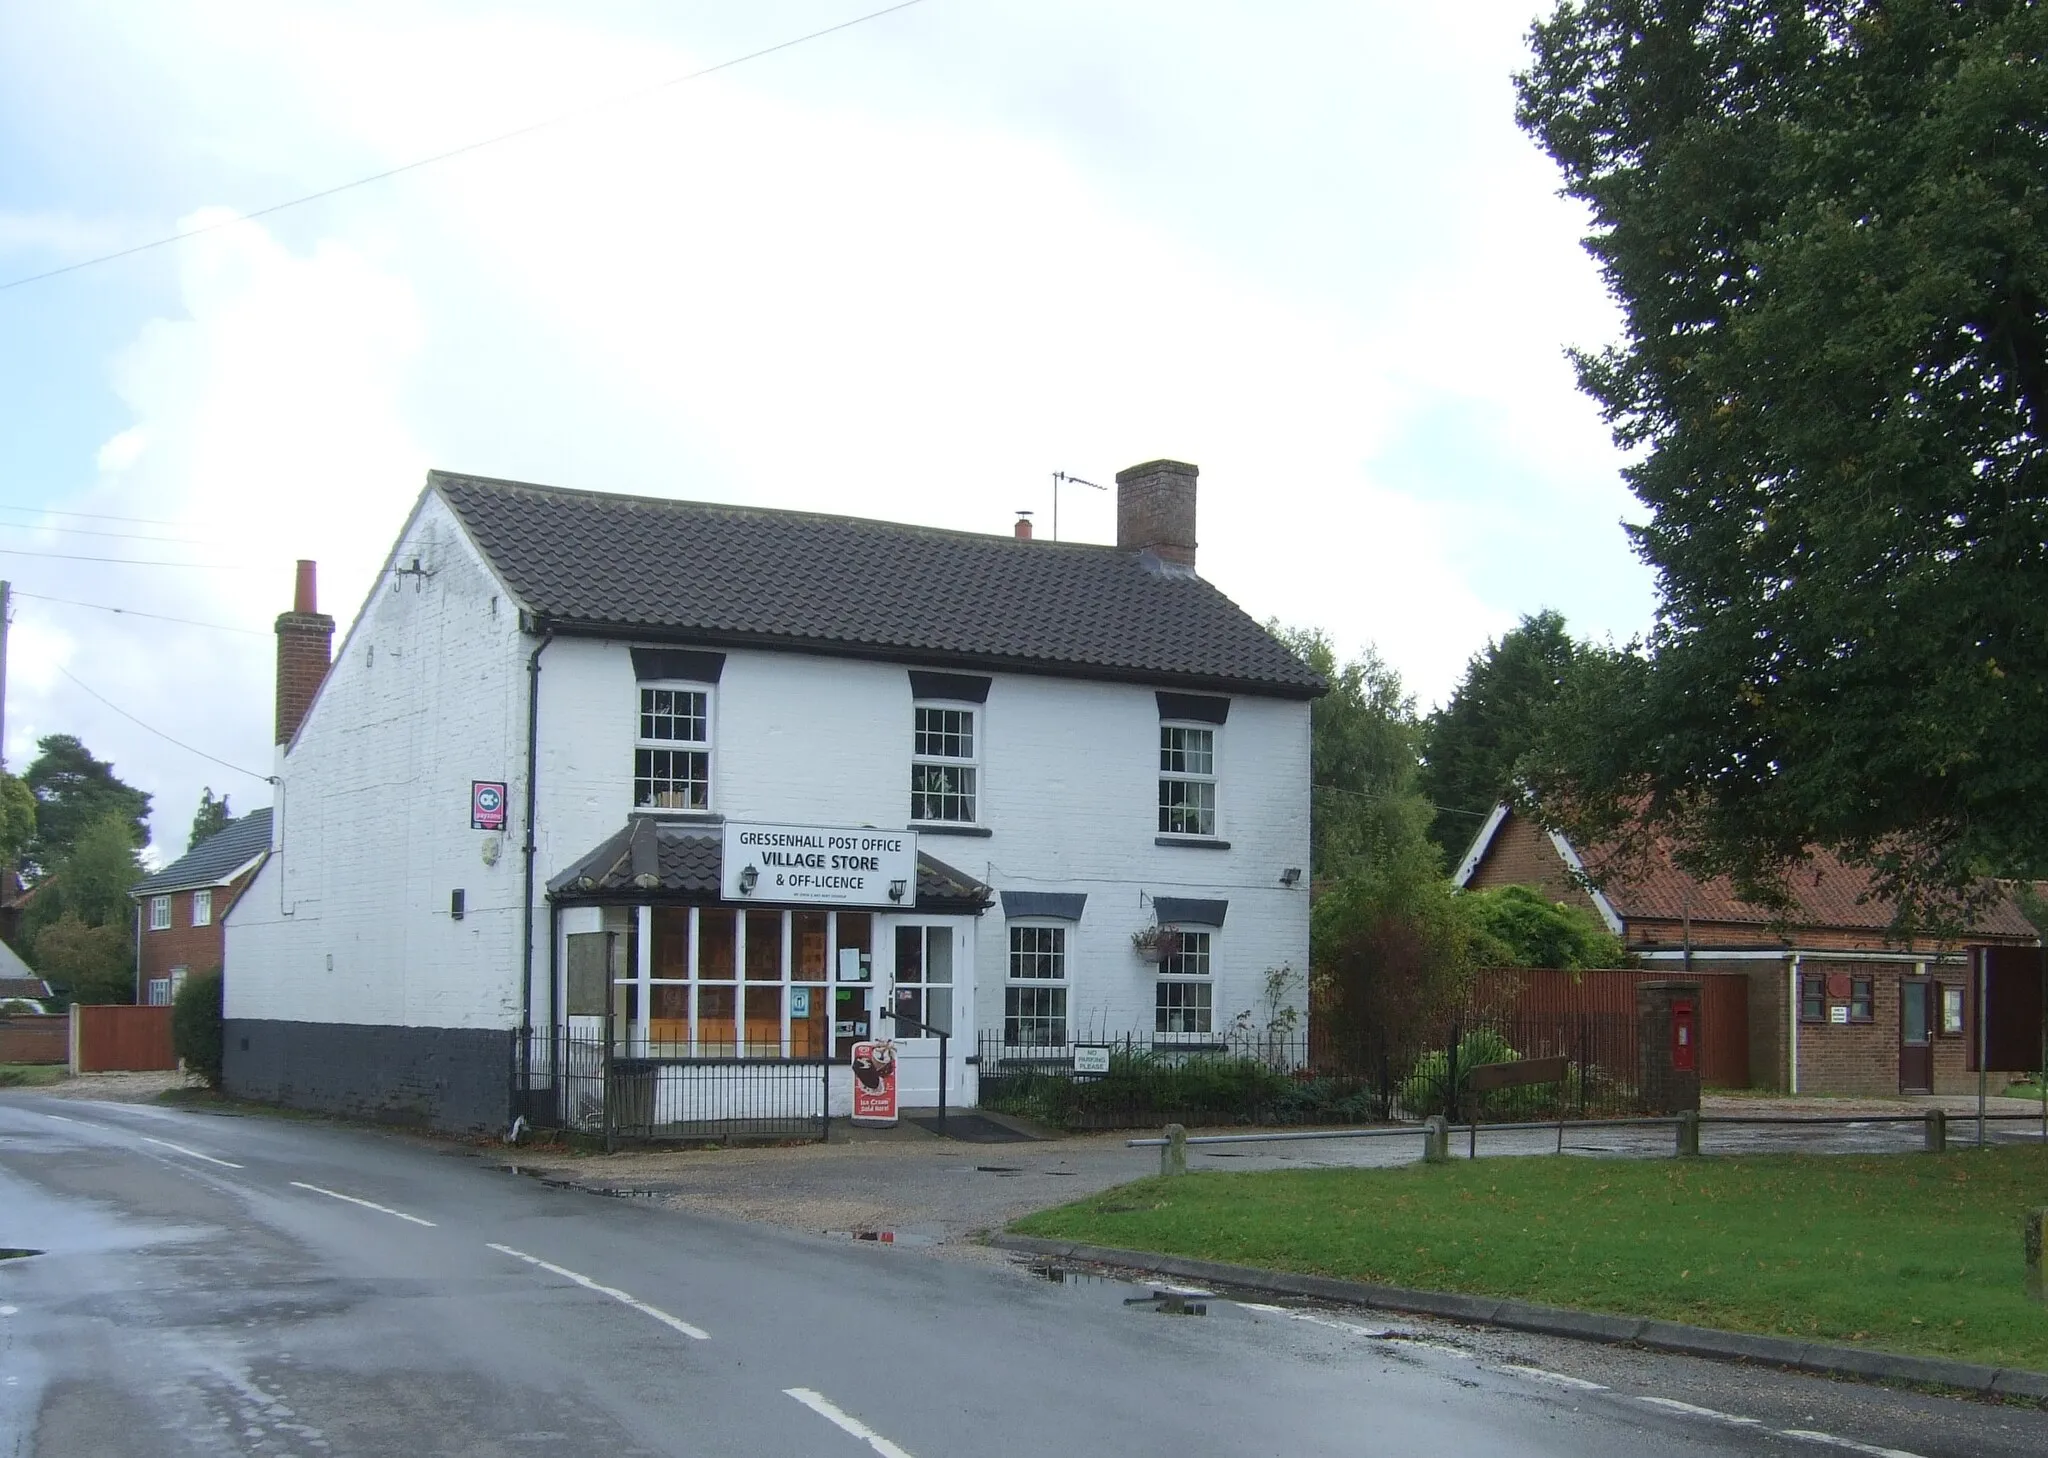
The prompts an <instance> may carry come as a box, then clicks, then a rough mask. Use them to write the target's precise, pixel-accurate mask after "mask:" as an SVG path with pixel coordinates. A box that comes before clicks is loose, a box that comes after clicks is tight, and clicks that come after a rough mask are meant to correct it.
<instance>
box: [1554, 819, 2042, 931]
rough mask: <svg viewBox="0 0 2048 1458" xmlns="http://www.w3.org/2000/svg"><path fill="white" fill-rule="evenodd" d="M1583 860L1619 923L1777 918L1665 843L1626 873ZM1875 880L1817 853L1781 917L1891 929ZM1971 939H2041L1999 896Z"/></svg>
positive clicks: (1593, 858)
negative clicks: (1686, 865) (1683, 865)
mask: <svg viewBox="0 0 2048 1458" xmlns="http://www.w3.org/2000/svg"><path fill="white" fill-rule="evenodd" d="M1583 859H1584V860H1585V863H1586V872H1587V874H1588V875H1590V876H1592V877H1593V878H1594V879H1595V880H1597V881H1598V882H1599V883H1600V889H1601V890H1602V891H1603V892H1604V893H1605V894H1606V896H1607V900H1608V904H1609V905H1611V906H1613V908H1614V910H1615V914H1616V915H1618V916H1619V917H1621V919H1622V920H1623V921H1684V920H1686V919H1687V918H1690V919H1691V921H1692V923H1693V925H1694V927H1695V928H1697V927H1699V926H1700V925H1701V924H1703V923H1704V924H1709V925H1711V924H1714V923H1720V924H1724V925H1736V926H1764V925H1769V924H1771V923H1773V922H1775V921H1777V920H1778V919H1779V918H1778V915H1777V914H1776V913H1775V912H1773V911H1772V910H1771V909H1770V908H1768V907H1763V906H1757V905H1755V904H1754V903H1752V902H1748V901H1744V900H1742V899H1741V898H1740V897H1739V896H1737V895H1736V894H1735V889H1734V887H1732V886H1731V885H1729V884H1728V881H1727V880H1726V879H1725V878H1723V877H1715V878H1714V879H1712V880H1709V881H1701V880H1700V879H1699V878H1697V877H1695V876H1694V875H1692V874H1691V873H1690V872H1688V871H1684V870H1681V869H1680V868H1679V867H1678V866H1677V865H1676V864H1675V863H1674V862H1673V860H1672V856H1671V847H1670V845H1669V844H1668V843H1666V842H1662V841H1660V842H1659V843H1658V844H1657V845H1656V847H1655V848H1654V849H1653V850H1651V851H1650V852H1649V853H1648V855H1647V857H1646V858H1645V861H1644V862H1643V863H1641V864H1631V865H1629V866H1628V867H1626V868H1625V869H1624V868H1623V867H1621V866H1619V865H1612V864H1610V861H1609V857H1608V856H1607V855H1603V854H1602V853H1601V852H1600V851H1598V850H1596V851H1594V852H1592V853H1590V854H1586V855H1584V856H1583ZM1872 882H1873V877H1872V875H1871V873H1870V872H1869V871H1867V870H1862V869H1859V868H1858V867H1855V866H1849V865H1844V864H1843V863H1842V862H1841V861H1840V860H1839V859H1837V858H1836V857H1835V856H1833V855H1830V854H1828V853H1827V852H1824V851H1817V852H1815V853H1814V854H1813V856H1812V858H1811V859H1810V860H1809V861H1808V863H1807V864H1806V865H1805V866H1803V867H1801V868H1800V869H1799V870H1797V871H1795V872H1794V873H1793V875H1792V885H1791V890H1792V894H1793V898H1794V901H1795V903H1796V909H1795V910H1794V911H1793V912H1792V913H1791V914H1789V915H1788V916H1786V917H1785V918H1784V920H1785V922H1786V923H1787V924H1788V925H1789V926H1792V927H1795V928H1796V927H1813V928H1826V929H1829V930H1835V931H1868V932H1882V931H1885V930H1887V929H1889V928H1890V926H1891V924H1892V914H1893V907H1892V903H1891V902H1889V901H1886V900H1882V899H1880V898H1878V897H1876V896H1873V895H1871V885H1872ZM1968 934H1969V935H1974V936H1989V937H2022V938H2030V939H2031V938H2033V937H2035V936H2037V935H2038V933H2037V932H2036V931H2035V929H2034V924H2033V923H2032V922H2030V921H2028V920H2027V919H2026V917H2025V916H2023V915H2022V914H2021V913H2020V909H2019V907H2018V906H2016V905H2014V904H2013V902H2012V900H2011V898H2010V897H2007V896H2004V895H2001V896H2000V897H1999V899H1998V900H1997V902H1995V903H1994V904H1993V905H1991V906H1989V907H1987V908H1985V909H1984V910H1982V911H1980V912H1979V913H1978V914H1977V918H1976V921H1975V923H1974V924H1973V925H1972V926H1971V927H1970V928H1969V931H1968Z"/></svg>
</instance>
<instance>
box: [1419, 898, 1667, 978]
mask: <svg viewBox="0 0 2048 1458" xmlns="http://www.w3.org/2000/svg"><path fill="white" fill-rule="evenodd" d="M1458 902H1459V906H1460V907H1461V908H1462V909H1463V911H1464V912H1465V915H1466V916H1467V917H1468V918H1469V919H1470V920H1471V923H1472V927H1473V931H1474V934H1475V941H1476V945H1475V948H1474V954H1475V956H1476V957H1477V958H1478V959H1479V960H1481V961H1483V962H1487V963H1490V964H1491V965H1493V966H1496V967H1555V968H1559V969H1561V970H1563V971H1567V972H1581V971H1585V970H1587V969H1588V968H1594V967H1620V966H1624V965H1626V963H1627V960H1628V954H1627V952H1626V951H1624V950H1623V948H1622V944H1621V939H1620V938H1619V937H1617V936H1615V935H1614V933H1613V932H1611V931H1609V930H1608V929H1607V927H1606V925H1605V924H1604V923H1602V922H1601V921H1600V919H1599V918H1598V917H1596V916H1594V915H1593V914H1592V913H1591V912H1589V911H1587V910H1586V909H1585V908H1584V907H1582V906H1573V905H1571V904H1570V903H1569V902H1565V901H1552V900H1550V899H1548V898H1547V897H1545V896H1544V894H1543V893H1542V892H1541V891H1538V890H1536V889H1535V888H1534V887H1532V886H1495V887H1493V888H1491V889H1489V890H1485V891H1467V892H1466V893H1465V894H1464V895H1463V896H1461V897H1459V898H1458Z"/></svg>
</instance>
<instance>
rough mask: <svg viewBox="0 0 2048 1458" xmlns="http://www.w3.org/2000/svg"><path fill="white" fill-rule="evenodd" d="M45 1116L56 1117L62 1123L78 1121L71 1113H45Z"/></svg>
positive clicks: (47, 1117)
mask: <svg viewBox="0 0 2048 1458" xmlns="http://www.w3.org/2000/svg"><path fill="white" fill-rule="evenodd" d="M43 1117H44V1118H45V1119H55V1120H56V1121H57V1122H58V1123H60V1124H76V1123H77V1122H78V1120H76V1119H74V1118H72V1117H71V1116H70V1115H69V1114H45V1115H43Z"/></svg>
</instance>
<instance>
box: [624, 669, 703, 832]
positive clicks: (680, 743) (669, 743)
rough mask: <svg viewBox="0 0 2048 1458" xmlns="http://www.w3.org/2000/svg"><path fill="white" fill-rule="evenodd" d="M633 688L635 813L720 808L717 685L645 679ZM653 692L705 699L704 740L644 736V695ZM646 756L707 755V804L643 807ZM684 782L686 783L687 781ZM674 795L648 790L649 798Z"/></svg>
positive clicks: (697, 811)
mask: <svg viewBox="0 0 2048 1458" xmlns="http://www.w3.org/2000/svg"><path fill="white" fill-rule="evenodd" d="M633 687H634V695H633V770H632V778H631V780H630V781H629V782H628V783H629V786H630V790H629V794H630V796H631V799H632V804H633V809H634V811H635V812H637V813H641V814H656V815H658V814H662V813H664V812H666V813H670V814H674V813H678V812H680V813H684V814H691V815H705V814H709V813H710V812H712V811H713V810H715V809H716V808H717V805H718V793H717V785H718V747H717V746H718V686H717V685H716V684H711V683H699V682H696V681H694V680H691V679H680V678H661V679H646V678H643V679H640V680H638V681H637V682H635V684H634V685H633ZM650 693H685V694H702V695H703V696H704V738H703V739H702V740H690V739H658V738H648V737H646V736H644V735H643V734H642V733H641V732H640V728H641V720H642V718H643V717H644V716H645V715H646V713H647V708H646V698H645V695H647V694H650ZM643 753H654V754H659V753H672V754H697V753H701V754H702V755H703V756H704V802H703V803H702V804H701V805H661V804H654V803H649V804H642V803H641V802H640V781H641V779H642V778H643V776H642V775H641V773H640V756H641V755H642V754H643ZM645 778H647V779H648V780H649V781H650V783H653V782H654V781H655V780H656V779H657V778H658V777H656V776H653V775H649V776H646V777H645ZM666 782H667V783H670V784H673V783H676V781H675V780H674V779H673V777H670V778H668V780H667V781H666ZM684 783H687V781H685V782H684ZM674 793H676V792H675V791H673V790H664V791H655V790H652V789H650V791H649V794H650V795H660V794H674Z"/></svg>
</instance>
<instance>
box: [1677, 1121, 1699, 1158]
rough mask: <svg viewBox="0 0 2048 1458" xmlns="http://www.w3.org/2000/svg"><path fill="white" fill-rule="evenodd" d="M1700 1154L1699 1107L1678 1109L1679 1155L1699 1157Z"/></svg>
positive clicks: (1680, 1156) (1681, 1156)
mask: <svg viewBox="0 0 2048 1458" xmlns="http://www.w3.org/2000/svg"><path fill="white" fill-rule="evenodd" d="M1699 1156H1700V1116H1699V1111H1698V1110H1697V1109H1680V1110H1679V1111H1678V1157H1679V1158H1680V1159H1698V1158H1699Z"/></svg>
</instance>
